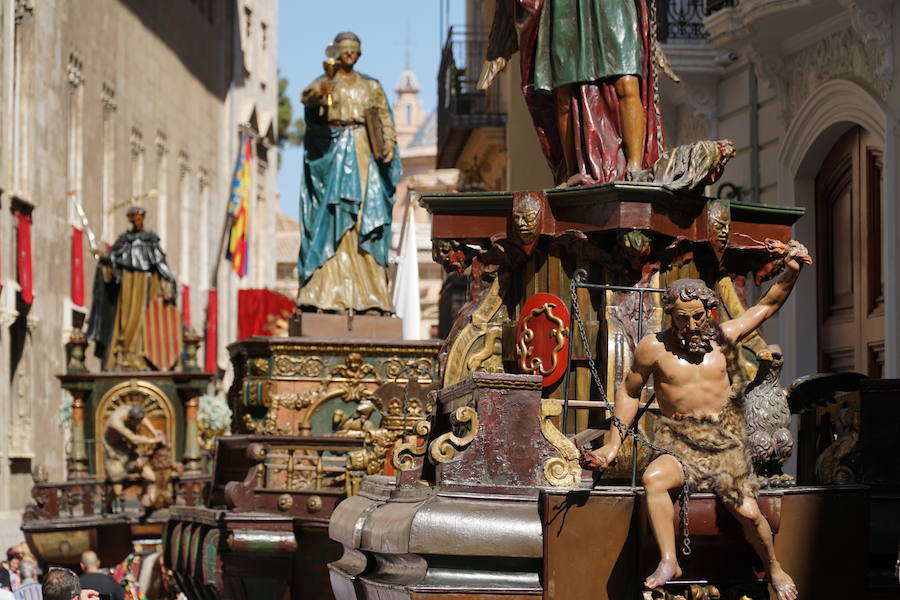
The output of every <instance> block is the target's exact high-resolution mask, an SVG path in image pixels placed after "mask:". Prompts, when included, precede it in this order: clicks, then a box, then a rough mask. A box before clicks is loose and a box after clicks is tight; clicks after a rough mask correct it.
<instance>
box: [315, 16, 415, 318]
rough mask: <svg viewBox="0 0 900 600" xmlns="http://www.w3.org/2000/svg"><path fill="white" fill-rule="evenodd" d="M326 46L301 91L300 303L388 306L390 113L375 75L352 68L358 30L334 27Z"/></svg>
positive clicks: (395, 163) (395, 177)
mask: <svg viewBox="0 0 900 600" xmlns="http://www.w3.org/2000/svg"><path fill="white" fill-rule="evenodd" d="M328 53H330V54H331V55H332V57H331V61H329V62H326V74H325V75H323V76H321V77H319V78H317V79H316V80H315V81H313V82H312V83H311V84H309V86H307V87H306V89H304V90H303V94H302V96H301V99H302V101H303V104H304V105H305V107H306V123H307V132H306V137H305V138H304V146H305V148H306V154H305V157H304V167H305V178H304V183H303V185H302V186H301V190H300V222H301V226H302V240H301V244H300V258H299V262H298V267H299V272H300V283H301V284H302V288H301V290H300V296H299V299H298V304H300V305H301V306H306V307H314V308H318V309H322V310H335V311H366V310H370V309H377V310H380V311H382V312H392V311H393V305H392V302H391V297H390V294H389V293H388V284H387V274H386V270H385V269H386V267H387V255H388V248H389V245H390V238H391V210H392V207H393V204H394V189H395V187H396V184H397V182H398V181H399V180H400V177H401V167H400V159H399V157H398V156H397V153H396V151H395V145H396V133H395V129H394V121H393V116H392V114H391V110H390V107H389V106H388V102H387V98H386V97H385V94H384V90H383V89H382V87H381V84H380V83H378V80H376V79H373V78H371V77H368V76H366V75H363V74H362V73H359V72H358V71H355V70H354V69H353V66H354V65H355V64H356V61H357V60H358V59H359V57H360V54H361V51H360V42H359V38H358V37H356V35H354V34H352V33H350V32H344V33H339V34H338V35H337V36H336V37H335V39H334V44H333V45H332V46H329V50H328ZM335 55H336V56H335Z"/></svg>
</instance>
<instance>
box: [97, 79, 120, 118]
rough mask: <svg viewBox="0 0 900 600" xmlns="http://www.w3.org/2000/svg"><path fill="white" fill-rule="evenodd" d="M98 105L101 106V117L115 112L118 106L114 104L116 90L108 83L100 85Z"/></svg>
mask: <svg viewBox="0 0 900 600" xmlns="http://www.w3.org/2000/svg"><path fill="white" fill-rule="evenodd" d="M100 103H101V104H102V106H103V116H104V117H106V116H107V115H108V114H109V113H112V112H115V110H116V108H118V105H117V104H116V88H115V87H114V86H113V85H112V84H110V83H106V82H104V83H102V84H101V85H100Z"/></svg>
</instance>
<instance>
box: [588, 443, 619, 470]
mask: <svg viewBox="0 0 900 600" xmlns="http://www.w3.org/2000/svg"><path fill="white" fill-rule="evenodd" d="M618 454H619V446H617V445H616V444H606V445H605V446H603V447H602V448H597V449H596V450H594V451H592V452H582V453H581V458H580V459H579V461H578V462H579V463H580V464H581V468H582V469H587V470H589V471H603V470H606V469H608V468H609V467H611V466H613V465H614V464H616V457H617V456H618Z"/></svg>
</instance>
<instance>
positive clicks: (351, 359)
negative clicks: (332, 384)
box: [331, 352, 375, 380]
mask: <svg viewBox="0 0 900 600" xmlns="http://www.w3.org/2000/svg"><path fill="white" fill-rule="evenodd" d="M331 375H332V377H344V378H346V379H350V380H359V379H365V378H366V377H367V376H369V375H371V376H372V377H375V367H373V366H372V365H370V364H369V363H367V362H365V361H364V360H363V356H362V354H360V353H359V352H351V353H350V354H348V355H347V360H346V362H344V364H342V365H338V366H336V367H334V368H332V369H331Z"/></svg>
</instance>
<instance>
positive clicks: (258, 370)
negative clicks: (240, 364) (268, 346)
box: [250, 358, 269, 375]
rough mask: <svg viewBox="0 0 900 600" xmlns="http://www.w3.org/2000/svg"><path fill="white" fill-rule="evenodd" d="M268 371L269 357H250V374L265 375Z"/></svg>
mask: <svg viewBox="0 0 900 600" xmlns="http://www.w3.org/2000/svg"><path fill="white" fill-rule="evenodd" d="M268 371H269V359H268V358H253V359H250V374H251V375H265V374H266V373H268Z"/></svg>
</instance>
